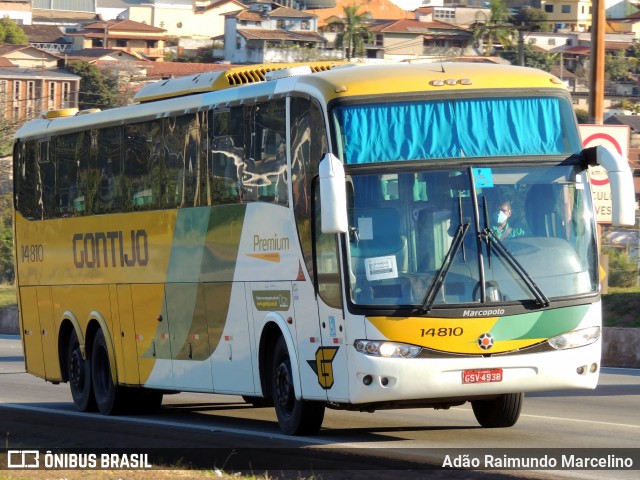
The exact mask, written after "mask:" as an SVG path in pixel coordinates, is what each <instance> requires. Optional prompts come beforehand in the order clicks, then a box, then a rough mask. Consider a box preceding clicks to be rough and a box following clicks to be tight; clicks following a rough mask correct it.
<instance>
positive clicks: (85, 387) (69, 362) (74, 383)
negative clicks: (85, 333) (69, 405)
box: [66, 330, 97, 412]
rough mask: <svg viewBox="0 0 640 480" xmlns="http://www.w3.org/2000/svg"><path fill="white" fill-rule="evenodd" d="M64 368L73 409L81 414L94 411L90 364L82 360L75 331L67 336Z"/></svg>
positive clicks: (94, 402)
mask: <svg viewBox="0 0 640 480" xmlns="http://www.w3.org/2000/svg"><path fill="white" fill-rule="evenodd" d="M66 368H67V378H68V380H69V388H70V390H71V397H72V398H73V403H74V405H75V407H76V408H77V409H78V410H80V411H81V412H90V411H95V410H96V409H97V406H96V399H95V396H94V395H93V387H92V385H91V362H90V361H89V359H85V358H83V356H82V352H81V351H80V342H79V341H78V335H77V334H76V332H75V330H72V331H71V335H69V343H68V345H67V350H66Z"/></svg>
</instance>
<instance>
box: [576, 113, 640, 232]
mask: <svg viewBox="0 0 640 480" xmlns="http://www.w3.org/2000/svg"><path fill="white" fill-rule="evenodd" d="M630 134H631V133H630V129H629V126H628V125H580V135H581V136H582V147H583V148H587V147H596V146H598V145H602V146H606V147H609V148H610V149H612V150H613V151H615V152H617V153H618V154H619V155H622V156H623V157H624V158H628V157H629V137H630ZM589 183H590V184H591V198H592V199H593V205H594V208H595V211H596V221H597V222H598V223H607V224H610V223H611V186H610V185H609V178H608V177H607V172H606V171H605V169H604V168H602V167H600V166H597V167H589Z"/></svg>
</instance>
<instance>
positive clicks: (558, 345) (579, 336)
mask: <svg viewBox="0 0 640 480" xmlns="http://www.w3.org/2000/svg"><path fill="white" fill-rule="evenodd" d="M599 338H600V327H589V328H582V329H580V330H573V331H571V332H568V333H563V334H562V335H558V336H557V337H553V338H550V339H549V340H547V342H548V343H549V345H551V346H552V347H553V348H555V349H556V350H565V349H568V348H577V347H584V346H585V345H590V344H592V343H594V342H596V341H597V340H598V339H599ZM585 368H586V367H585Z"/></svg>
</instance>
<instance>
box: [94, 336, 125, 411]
mask: <svg viewBox="0 0 640 480" xmlns="http://www.w3.org/2000/svg"><path fill="white" fill-rule="evenodd" d="M91 377H92V382H93V392H94V395H95V397H96V403H97V404H98V410H100V413H102V414H103V415H116V414H118V413H122V412H123V410H124V406H125V404H126V401H125V398H124V397H125V396H126V391H125V389H124V388H122V387H118V386H117V385H114V383H113V378H112V377H111V366H110V365H109V351H108V350H107V342H106V340H105V338H104V333H103V332H102V330H98V332H97V333H96V337H95V340H94V341H93V348H92V352H91Z"/></svg>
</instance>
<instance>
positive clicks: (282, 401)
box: [271, 337, 324, 435]
mask: <svg viewBox="0 0 640 480" xmlns="http://www.w3.org/2000/svg"><path fill="white" fill-rule="evenodd" d="M271 391H272V392H273V404H274V407H275V410H276V416H277V417H278V424H279V426H280V429H281V430H282V431H283V432H284V433H285V434H287V435H314V434H316V433H318V431H319V430H320V427H321V426H322V420H323V419H324V404H323V403H320V402H310V401H306V400H297V399H296V396H295V391H294V388H293V375H292V371H291V357H290V356H289V351H288V350H287V344H286V342H285V340H284V338H283V337H280V338H279V339H278V341H277V342H276V346H275V350H274V352H273V366H272V369H271Z"/></svg>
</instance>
